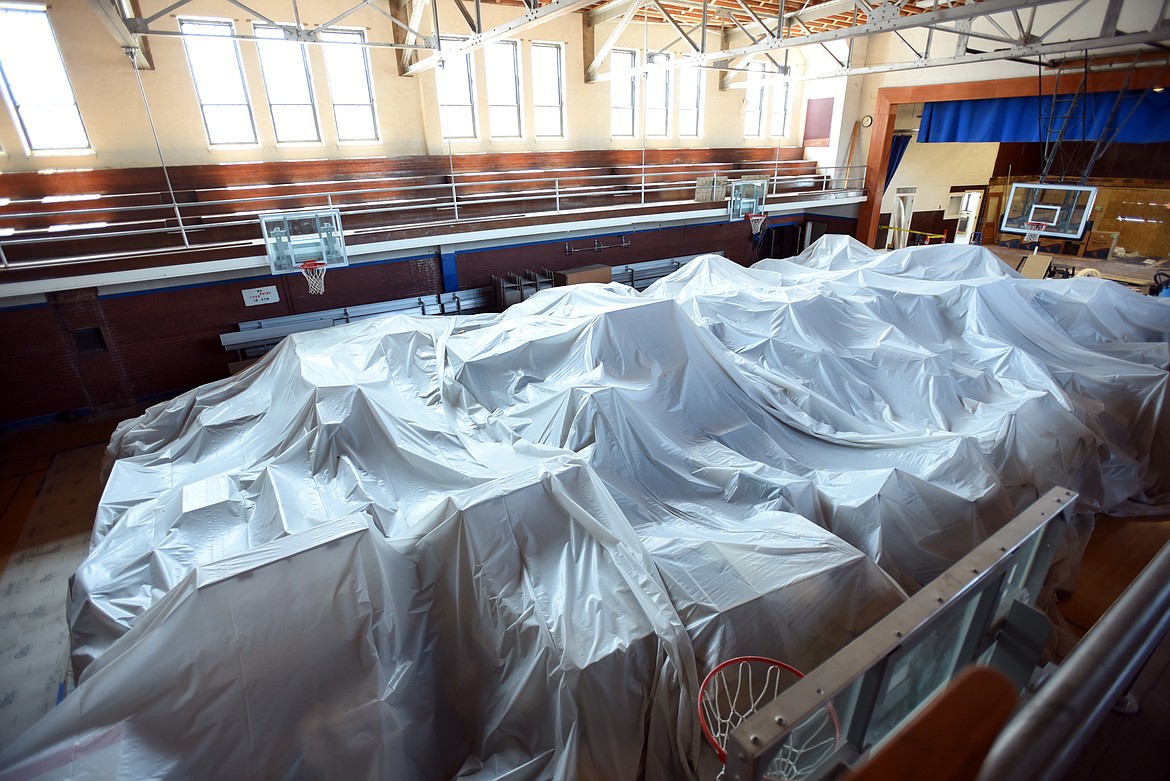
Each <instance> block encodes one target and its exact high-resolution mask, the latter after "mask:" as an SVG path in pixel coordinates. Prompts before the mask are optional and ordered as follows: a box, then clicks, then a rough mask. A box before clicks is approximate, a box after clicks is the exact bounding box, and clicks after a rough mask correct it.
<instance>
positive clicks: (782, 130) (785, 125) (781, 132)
mask: <svg viewBox="0 0 1170 781" xmlns="http://www.w3.org/2000/svg"><path fill="white" fill-rule="evenodd" d="M777 89H779V90H780V91H781V92H780V94H779V95H777V94H776V90H777ZM769 90H770V91H771V92H772V95H771V98H772V111H771V112H770V114H769V116H770V117H771V120H770V122H769V129H768V130H769V136H770V137H771V138H787V137H788V136H789V133H790V132H791V125H792V79H791V77H789V76H779V75H778V76H776V77H775V78H774V79H773V80H772V85H771V86H770V87H769ZM777 109H780V110H779V111H777ZM778 116H779V117H780V127H779V128H777V127H776V117H778Z"/></svg>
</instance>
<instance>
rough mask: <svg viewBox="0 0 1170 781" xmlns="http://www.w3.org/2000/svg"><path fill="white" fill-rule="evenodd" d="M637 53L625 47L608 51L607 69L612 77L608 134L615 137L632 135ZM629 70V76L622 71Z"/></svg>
mask: <svg viewBox="0 0 1170 781" xmlns="http://www.w3.org/2000/svg"><path fill="white" fill-rule="evenodd" d="M637 64H638V55H637V54H636V53H635V52H632V51H629V50H627V49H614V50H613V51H611V52H610V53H609V70H610V72H611V73H612V74H613V79H612V80H611V81H610V82H609V107H610V111H609V119H610V134H611V135H613V136H615V137H632V136H633V135H634V89H635V88H634V67H635V66H636V65H637ZM625 72H629V74H630V75H629V76H622V75H621V74H622V73H625Z"/></svg>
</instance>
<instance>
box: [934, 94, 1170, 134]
mask: <svg viewBox="0 0 1170 781" xmlns="http://www.w3.org/2000/svg"><path fill="white" fill-rule="evenodd" d="M1117 95H1118V93H1116V92H1094V93H1090V94H1088V95H1083V96H1081V98H1080V99H1079V100H1078V101H1077V103H1076V105H1075V106H1074V105H1072V98H1073V96H1072V95H1062V96H1058V97H1057V99H1056V100H1055V101H1053V99H1052V96H1051V95H1045V96H1027V97H1019V98H990V99H987V100H953V101H944V102H940V103H927V104H926V105H925V107H924V108H923V111H922V123H921V125H920V126H919V129H918V141H919V143H923V144H930V143H946V142H980V141H1006V142H1039V141H1044V140H1048V141H1055V140H1057V138H1058V134H1059V132H1060V125H1061V124H1062V122H1063V121H1064V119H1063V118H1064V117H1065V116H1067V115H1071V118H1070V119H1069V121H1068V128H1067V129H1066V131H1065V135H1064V140H1066V141H1096V140H1097V139H1098V138H1100V137H1101V134H1102V131H1104V130H1106V128H1105V123H1106V122H1107V121H1108V119H1109V114H1110V112H1111V111H1112V110H1113V104H1114V102H1115V101H1116V100H1117ZM1130 112H1133V113H1132V115H1131V113H1130ZM1050 115H1055V116H1054V118H1053V120H1052V122H1051V123H1050V122H1049V117H1050ZM1082 117H1083V120H1082ZM1127 117H1128V119H1127ZM1122 122H1124V123H1125V124H1124V125H1122V127H1121V132H1120V134H1118V136H1117V138H1116V139H1114V140H1116V141H1117V142H1119V143H1123V144H1151V143H1157V142H1160V141H1170V91H1167V92H1153V91H1149V92H1147V93H1145V94H1144V95H1143V94H1142V93H1141V92H1127V93H1125V94H1124V95H1123V96H1122V98H1121V105H1120V106H1118V108H1117V113H1116V115H1115V117H1114V120H1113V127H1112V129H1111V130H1109V132H1108V133H1107V136H1111V135H1112V133H1113V131H1115V130H1116V129H1117V127H1118V125H1121V123H1122ZM1049 124H1051V125H1052V131H1051V134H1050V133H1049V129H1048V128H1049ZM1045 136H1049V137H1048V138H1047V139H1046V138H1045Z"/></svg>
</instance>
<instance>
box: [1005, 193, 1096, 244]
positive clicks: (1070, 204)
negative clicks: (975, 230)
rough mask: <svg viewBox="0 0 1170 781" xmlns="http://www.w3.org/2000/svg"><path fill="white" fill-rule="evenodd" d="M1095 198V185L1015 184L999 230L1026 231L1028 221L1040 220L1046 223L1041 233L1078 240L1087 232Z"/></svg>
mask: <svg viewBox="0 0 1170 781" xmlns="http://www.w3.org/2000/svg"><path fill="white" fill-rule="evenodd" d="M1096 198H1097V188H1096V187H1083V186H1079V185H1067V184H1024V183H1016V184H1013V185H1012V189H1011V191H1010V192H1009V193H1008V202H1007V208H1006V209H1005V210H1004V214H1003V223H1002V224H1001V225H1000V231H1001V232H1003V233H1019V234H1025V233H1027V232H1028V223H1033V224H1036V223H1039V224H1040V225H1042V226H1043V227H1042V228H1041V229H1040V235H1041V236H1050V237H1052V238H1060V239H1079V238H1081V236H1082V235H1083V234H1084V232H1085V222H1086V221H1087V220H1088V219H1089V217H1090V216H1091V214H1092V212H1093V201H1094V200H1096Z"/></svg>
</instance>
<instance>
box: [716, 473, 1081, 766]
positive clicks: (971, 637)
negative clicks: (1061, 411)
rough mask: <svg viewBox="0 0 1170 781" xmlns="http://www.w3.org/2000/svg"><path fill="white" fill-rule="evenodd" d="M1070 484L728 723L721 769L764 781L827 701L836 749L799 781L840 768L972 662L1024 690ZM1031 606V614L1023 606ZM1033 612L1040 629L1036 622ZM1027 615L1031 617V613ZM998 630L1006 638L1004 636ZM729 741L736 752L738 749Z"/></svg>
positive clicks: (1038, 642) (1037, 649)
mask: <svg viewBox="0 0 1170 781" xmlns="http://www.w3.org/2000/svg"><path fill="white" fill-rule="evenodd" d="M1075 501H1076V494H1074V493H1072V492H1071V491H1067V490H1065V489H1063V488H1054V489H1052V490H1051V491H1049V492H1048V493H1047V494H1045V495H1044V496H1042V497H1041V498H1040V499H1039V500H1038V501H1037V502H1036V503H1035V504H1033V505H1032V506H1031V507H1029V508H1028V509H1026V510H1025V511H1024V512H1022V513H1021V514H1020V515H1018V516H1017V517H1016V518H1015V519H1013V520H1012V521H1010V522H1009V523H1008V524H1006V525H1005V526H1004V527H1003V528H1001V529H1000V530H999V531H998V532H996V533H995V534H993V535H992V536H991V537H990V538H989V539H988V540H987V541H985V542H984V543H983V544H982V545H980V546H979V547H977V548H976V549H975V550H974V551H972V552H971V553H969V554H968V555H967V556H965V557H963V559H962V560H960V561H959V562H957V563H955V564H954V565H953V566H952V567H950V568H949V569H948V570H947V571H946V572H944V573H943V574H942V575H940V576H939V577H937V578H936V579H935V580H934V581H932V582H931V583H930V584H928V585H927V586H926V587H924V588H923V589H922V590H921V591H919V592H918V593H916V594H915V595H914V596H912V597H911V598H910V599H909V600H907V601H906V602H905V603H903V604H902V605H901V606H900V607H898V608H897V609H895V610H894V611H893V612H892V613H890V614H889V615H887V616H886V617H885V618H883V619H882V620H881V621H879V622H878V623H877V624H875V625H874V626H873V627H871V628H870V629H869V630H867V631H866V632H865V633H864V634H862V635H861V636H860V637H858V638H857V639H856V640H854V641H853V642H852V643H850V644H849V645H848V646H846V647H845V648H844V649H842V650H841V651H840V652H838V653H837V654H836V655H834V656H833V657H831V658H830V659H828V660H827V661H826V662H825V663H824V664H822V665H820V666H819V667H817V668H816V669H815V670H812V671H811V672H810V673H809V674H808V675H807V676H805V677H804V678H803V679H801V680H799V681H797V682H796V683H794V684H793V685H792V686H791V687H789V688H788V689H787V690H785V691H784V692H782V693H781V694H780V696H779V697H777V698H776V699H774V700H772V701H771V702H768V703H765V704H762V705H761V706H760V707H759V708H758V709H757V710H756V713H755V715H753V716H751V717H750V718H748V719H746V720H745V721H744V722H743V723H742V724H741V725H740V726H739V727H738V728H737V729H735V730H734V731H733V732H732V733H731V740H730V741H729V744H728V750H727V756H728V762H727V768H726V772H725V774H724V778H726V779H740V780H742V781H748V780H749V779H753V780H754V779H759V778H761V776H764V775H765V771H766V769H767V768H769V766H770V765H771V764H772V762H773V761H774V758H775V757H777V756H782V755H783V754H784V752H785V751H786V749H787V748H788V746H789V744H790V743H791V742H792V741H793V740H797V739H799V737H800V733H801V731H802V729H803V725H804V724H806V723H809V722H813V723H815V722H816V720H817V719H823V716H822V714H823V713H825V712H826V711H829V710H831V712H832V713H834V714H835V721H836V722H837V723H838V725H839V729H838V742H837V746H836V748H835V751H834V752H833V753H832V754H827V753H825V752H822V753H820V754H817V755H816V756H815V760H816V763H815V765H809V766H807V767H805V766H802V767H801V774H800V776H799V777H800V778H801V779H803V780H804V781H824V779H826V778H829V777H836V776H835V773H837V772H838V771H839V770H841V767H842V766H845V767H848V766H851V765H854V764H855V763H856V762H858V761H859V760H861V759H864V757H865V756H867V755H868V754H869V753H870V752H871V751H873V750H874V749H875V748H877V747H880V745H881V744H883V743H884V742H885V741H887V740H889V739H891V738H892V737H893V736H894V735H895V734H897V732H898V731H899V730H900V729H901V728H902V727H903V726H904V725H905V724H906V723H907V722H908V721H909V720H910V719H911V718H913V716H914V715H915V714H917V713H918V712H919V711H920V710H921V709H922V708H924V707H925V706H926V705H927V704H929V703H930V702H931V701H932V700H933V699H934V698H935V697H936V696H937V695H938V694H939V693H940V692H941V691H942V690H943V689H944V688H945V686H946V684H947V683H948V682H949V681H950V680H951V679H952V678H954V677H955V676H956V675H958V674H959V673H960V672H961V671H962V670H963V669H964V668H965V667H966V666H967V665H969V664H972V663H979V664H983V665H986V666H989V667H992V668H993V669H996V670H998V671H999V672H1001V673H1003V674H1004V675H1005V676H1006V677H1007V678H1008V679H1009V680H1011V681H1012V682H1013V683H1014V684H1015V685H1016V686H1017V688H1018V689H1020V688H1023V686H1024V685H1025V684H1026V683H1027V681H1028V678H1029V677H1030V676H1031V673H1032V670H1033V669H1034V667H1035V664H1036V662H1037V660H1038V659H1039V656H1040V653H1041V650H1042V648H1043V645H1044V639H1045V638H1046V637H1047V632H1048V630H1049V629H1050V627H1049V625H1048V622H1047V619H1044V618H1043V614H1042V613H1040V612H1039V611H1037V610H1036V609H1035V607H1034V606H1035V603H1036V597H1037V596H1038V594H1039V592H1040V589H1041V587H1042V586H1043V584H1044V581H1045V577H1046V576H1047V574H1048V570H1049V567H1050V565H1051V563H1052V559H1053V556H1054V554H1055V551H1056V546H1057V544H1058V543H1059V541H1060V538H1061V536H1062V535H1063V533H1064V530H1065V528H1066V525H1067V523H1068V522H1069V519H1070V517H1071V514H1072V509H1073V507H1074V504H1075ZM1029 614H1031V615H1029ZM1037 616H1039V617H1040V618H1041V619H1042V621H1041V622H1039V623H1042V624H1043V632H1039V631H1038V630H1037V626H1038V625H1039V624H1038V623H1036V622H1035V618H1036V617H1037ZM1029 622H1032V623H1029ZM1001 640H1002V641H1003V642H1002V643H1001ZM733 749H734V750H733Z"/></svg>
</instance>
